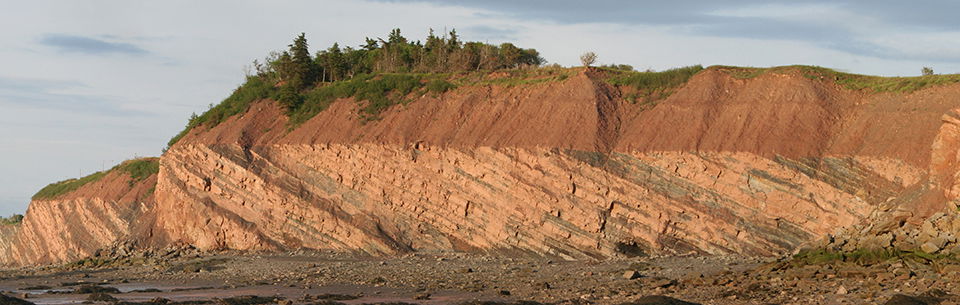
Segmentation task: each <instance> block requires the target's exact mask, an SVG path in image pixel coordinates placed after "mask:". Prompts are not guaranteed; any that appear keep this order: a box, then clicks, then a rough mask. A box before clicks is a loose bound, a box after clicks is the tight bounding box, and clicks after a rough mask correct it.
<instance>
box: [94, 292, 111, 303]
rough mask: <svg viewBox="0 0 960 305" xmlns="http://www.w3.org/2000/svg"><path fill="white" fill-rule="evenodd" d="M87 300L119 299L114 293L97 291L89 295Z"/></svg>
mask: <svg viewBox="0 0 960 305" xmlns="http://www.w3.org/2000/svg"><path fill="white" fill-rule="evenodd" d="M87 301H90V302H116V301H117V298H115V297H113V296H112V295H109V294H106V293H102V292H96V293H91V294H90V295H89V296H87Z"/></svg>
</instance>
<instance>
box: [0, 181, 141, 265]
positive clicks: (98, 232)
mask: <svg viewBox="0 0 960 305" xmlns="http://www.w3.org/2000/svg"><path fill="white" fill-rule="evenodd" d="M155 184H156V175H153V176H151V177H148V178H146V179H144V180H142V181H134V180H133V179H132V178H131V177H130V176H129V175H128V174H126V173H123V172H119V171H113V172H110V173H108V174H107V175H106V176H104V177H103V178H101V179H100V180H98V181H96V182H93V183H89V184H87V185H84V186H82V187H80V188H79V189H77V190H75V191H73V192H71V193H68V194H65V195H62V196H58V197H57V198H53V199H43V200H34V201H33V202H31V203H30V207H29V209H28V210H27V213H26V215H24V219H23V222H22V223H21V224H19V225H16V226H5V227H3V228H0V243H2V246H0V262H2V263H3V264H6V265H10V264H13V265H29V264H47V263H60V262H67V261H73V260H77V259H81V258H85V257H88V256H90V255H92V254H94V253H96V251H97V250H98V249H101V248H104V247H106V246H109V245H111V244H113V243H115V242H117V241H119V240H125V239H130V238H134V237H136V236H141V235H144V234H145V232H144V231H140V230H141V229H143V228H148V227H149V226H148V225H144V223H149V221H148V217H144V212H145V211H146V210H149V208H150V207H152V206H153V198H152V192H151V189H152V188H153V186H154V185H155Z"/></svg>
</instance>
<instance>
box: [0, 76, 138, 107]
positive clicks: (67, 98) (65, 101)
mask: <svg viewBox="0 0 960 305" xmlns="http://www.w3.org/2000/svg"><path fill="white" fill-rule="evenodd" d="M86 87H87V86H86V85H85V84H83V83H81V82H77V81H59V80H45V79H22V78H11V77H3V76H0V105H4V106H6V107H5V108H9V107H11V106H17V107H29V108H35V109H46V110H53V111H63V112H70V113H87V114H97V115H106V116H145V115H150V113H147V112H143V111H137V110H132V109H127V108H124V107H122V104H123V103H121V102H118V101H114V99H112V98H109V97H104V96H96V95H85V94H71V93H64V92H66V91H69V90H71V89H75V88H86Z"/></svg>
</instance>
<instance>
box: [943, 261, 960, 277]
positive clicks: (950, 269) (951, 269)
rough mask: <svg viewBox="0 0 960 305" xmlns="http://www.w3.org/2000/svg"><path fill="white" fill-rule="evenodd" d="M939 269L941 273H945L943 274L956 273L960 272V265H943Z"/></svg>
mask: <svg viewBox="0 0 960 305" xmlns="http://www.w3.org/2000/svg"><path fill="white" fill-rule="evenodd" d="M939 271H940V274H943V275H947V274H954V273H958V274H960V265H956V264H949V265H943V266H942V267H940V270H939Z"/></svg>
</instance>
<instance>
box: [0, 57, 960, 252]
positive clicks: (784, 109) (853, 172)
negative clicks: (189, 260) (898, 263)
mask: <svg viewBox="0 0 960 305" xmlns="http://www.w3.org/2000/svg"><path fill="white" fill-rule="evenodd" d="M605 73H607V72H603V71H600V70H590V71H584V70H576V73H575V74H573V75H572V76H570V77H567V78H564V79H562V80H556V81H543V82H530V83H526V84H519V85H503V84H497V83H492V84H475V85H468V86H460V87H459V88H457V89H456V90H452V91H449V92H446V93H442V94H437V95H431V94H423V95H418V96H409V97H407V98H409V99H411V100H412V101H411V102H409V103H406V104H404V105H398V106H394V107H391V108H388V109H387V110H386V111H385V112H383V113H381V114H379V117H378V119H375V120H368V119H365V118H363V117H361V116H359V115H358V112H359V109H360V107H362V105H364V102H358V101H356V100H354V99H351V98H346V99H338V100H336V101H334V102H333V103H332V104H330V105H329V107H328V108H327V109H325V110H324V111H322V112H320V113H319V114H317V115H316V116H314V117H313V118H311V119H309V120H308V121H306V122H305V123H303V124H302V125H299V126H298V127H297V128H295V129H293V130H290V129H289V128H288V126H290V125H289V124H288V120H289V119H288V117H287V116H286V115H284V110H283V109H282V107H281V106H280V105H279V104H278V103H276V102H273V101H271V100H268V99H265V100H259V101H257V102H255V103H253V104H251V105H250V107H249V109H247V111H246V112H244V113H242V114H240V115H237V116H233V117H230V118H228V119H226V120H225V121H224V122H222V123H219V124H217V125H216V126H213V127H211V125H202V126H200V127H197V128H194V129H192V130H190V131H189V132H188V133H187V134H186V135H185V136H184V137H183V138H182V139H180V140H179V141H178V142H177V143H176V144H175V145H173V146H172V147H170V149H169V150H168V151H167V152H166V153H165V154H164V155H163V157H162V158H161V160H160V168H159V174H158V175H157V176H156V178H155V179H156V186H155V188H156V190H155V192H153V193H152V197H151V196H148V198H146V199H142V200H140V203H141V204H132V203H129V202H131V201H130V200H125V199H122V198H124V197H116V196H115V195H116V194H119V193H112V194H113V195H111V196H113V197H110V196H108V195H103V194H101V195H95V194H92V193H83V192H82V190H84V189H80V190H78V191H76V192H74V193H71V195H70V196H69V198H71V199H69V200H67V199H59V200H57V201H55V202H51V201H35V202H34V203H33V204H32V206H31V208H30V211H29V212H28V215H27V217H26V219H25V222H24V224H23V226H22V227H21V228H20V229H19V231H20V232H19V234H17V235H16V236H17V242H16V243H15V245H22V246H15V247H14V250H13V251H10V252H9V253H11V255H6V256H2V259H3V261H4V262H11V261H12V262H17V263H29V262H49V261H57V260H67V259H72V258H76V257H80V256H83V255H85V254H89V253H90V251H92V250H90V249H92V248H90V247H87V248H83V249H79V248H77V247H78V246H77V245H78V244H79V243H78V242H77V240H81V239H84V240H96V242H94V243H91V244H93V245H100V246H103V245H106V244H108V242H107V241H108V240H116V239H118V238H124V237H123V236H127V237H126V238H132V239H137V240H139V241H141V242H142V244H143V245H145V246H164V245H168V244H172V243H188V244H192V245H195V246H197V247H198V248H201V249H243V250H274V249H285V248H301V247H305V248H317V249H336V250H346V251H362V252H367V253H371V254H387V255H389V254H397V253H403V252H408V251H471V252H495V253H529V254H535V255H550V256H557V257H561V258H567V259H582V258H606V257H613V256H621V255H644V254H685V253H701V254H724V253H740V254H749V255H775V254H779V253H784V252H788V251H792V250H793V249H795V248H797V247H798V246H800V245H802V244H804V243H807V242H810V241H812V240H814V239H817V238H820V237H821V236H824V235H826V234H829V233H833V232H834V231H835V230H836V229H837V228H840V227H845V226H850V225H853V224H856V223H858V222H860V221H861V220H863V219H865V218H866V217H867V216H868V215H869V214H870V213H871V212H872V211H874V210H875V209H876V207H877V206H879V205H881V204H883V203H887V202H903V205H904V206H909V209H910V211H912V212H911V213H912V214H911V215H912V217H915V218H922V217H924V216H926V215H930V214H932V213H933V212H935V211H938V210H940V209H942V208H943V207H944V204H945V203H946V202H947V201H948V200H951V199H955V198H956V197H957V195H956V194H957V193H960V191H956V190H955V189H957V187H956V186H955V185H957V183H956V182H955V177H956V175H955V166H954V164H955V163H956V162H958V161H956V159H957V157H956V156H957V152H958V149H960V147H958V146H957V144H956V142H958V140H957V139H960V136H958V135H957V132H958V130H957V128H956V126H955V123H953V122H954V121H955V120H954V121H951V120H948V119H949V118H950V116H949V115H948V116H947V117H944V115H945V114H950V113H953V112H951V111H953V109H955V108H958V106H960V85H943V86H932V87H929V88H924V89H920V90H916V91H909V92H886V93H874V92H869V91H867V90H850V89H848V88H846V87H844V86H842V85H841V84H839V83H838V82H837V81H834V80H833V79H829V78H823V77H810V75H807V74H805V73H804V72H803V71H801V70H796V69H793V70H791V69H786V70H781V71H778V72H770V73H762V74H759V75H757V76H754V77H749V78H745V77H738V76H737V75H736V74H735V73H732V72H731V71H728V70H727V69H724V68H711V69H707V70H705V71H703V72H700V73H698V74H697V75H695V76H694V77H693V78H691V79H690V80H689V81H688V82H686V84H684V85H683V86H681V87H679V88H676V91H675V92H674V93H673V94H672V95H670V96H669V97H667V98H666V99H663V100H658V101H655V102H652V103H651V102H636V103H634V102H631V101H630V99H629V98H627V93H628V92H629V91H630V90H631V89H629V88H626V87H624V86H617V85H611V82H609V81H606V80H607V79H608V77H609V76H608V75H606V74H605ZM488 77H490V76H488ZM944 118H947V119H944ZM951 124H952V125H951ZM118 179H119V178H118ZM105 180H106V179H105ZM152 182H153V178H150V179H147V180H143V181H141V182H139V183H138V184H136V187H133V188H127V191H128V192H131V191H132V190H134V189H138V188H149V187H150V186H148V184H150V183H152ZM90 187H92V186H90ZM81 194H89V196H87V197H84V196H80V195H81ZM137 198H139V197H137ZM907 198H912V199H911V200H907ZM122 203H126V204H122ZM93 207H97V208H98V209H102V211H100V212H91V213H93V214H96V215H107V214H110V213H112V214H110V215H116V216H110V217H106V218H103V219H102V220H98V221H100V222H104V223H113V224H114V225H113V226H111V227H109V228H113V229H111V230H104V232H101V233H97V234H90V236H84V237H77V236H74V235H72V234H75V233H73V232H80V231H89V230H90V229H91V228H92V227H91V224H87V225H85V226H82V227H75V228H67V229H65V230H61V231H59V232H54V231H49V230H48V231H44V230H43V229H42V228H43V225H42V224H43V223H50V221H63V220H61V218H57V217H58V216H53V215H54V214H57V213H62V211H72V209H78V210H84V211H85V210H86V209H92V208H93ZM55 211H60V212H55ZM108 211H115V212H108ZM45 215H46V216H45ZM61 217H62V216H61ZM84 223H88V221H85V222H84ZM92 223H96V222H95V221H94V222H92ZM133 223H137V224H136V225H131V224H133ZM98 227H104V226H101V225H98ZM114 229H116V230H114ZM105 231H110V232H113V234H110V233H107V232H105ZM117 232H119V233H117ZM68 233H69V234H68ZM41 236H61V238H55V239H48V241H47V244H45V245H38V244H35V243H37V242H38V241H39V240H44V239H43V238H42V237H41ZM84 244H86V243H84ZM18 247H20V248H19V249H22V250H16V249H18ZM95 247H96V246H93V248H95ZM41 248H42V249H47V250H44V251H45V252H46V253H43V254H42V255H41V254H37V253H32V254H31V255H29V256H28V255H23V254H16V253H24V252H23V251H27V250H23V249H41ZM0 250H3V249H2V248H0ZM81 250H82V251H81ZM18 251H19V252H18ZM29 257H44V260H40V261H30V259H29Z"/></svg>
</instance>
